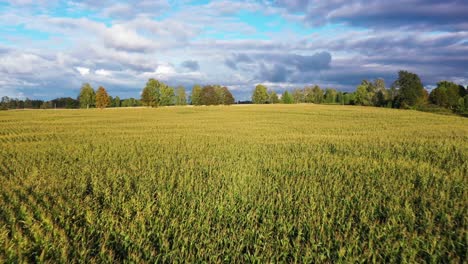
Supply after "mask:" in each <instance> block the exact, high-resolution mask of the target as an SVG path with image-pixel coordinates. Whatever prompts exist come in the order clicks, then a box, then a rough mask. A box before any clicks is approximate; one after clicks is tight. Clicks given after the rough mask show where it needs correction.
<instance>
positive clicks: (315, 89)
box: [252, 84, 351, 104]
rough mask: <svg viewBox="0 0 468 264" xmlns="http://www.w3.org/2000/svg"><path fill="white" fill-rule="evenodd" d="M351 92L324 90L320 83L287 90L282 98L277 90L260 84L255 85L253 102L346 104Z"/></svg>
mask: <svg viewBox="0 0 468 264" xmlns="http://www.w3.org/2000/svg"><path fill="white" fill-rule="evenodd" d="M350 100H351V97H350V94H349V93H342V92H339V91H337V90H335V89H331V88H327V89H325V90H322V89H321V88H320V87H319V86H318V85H314V86H306V87H304V88H302V89H294V90H293V91H292V92H290V91H288V90H286V91H284V92H283V94H282V95H281V98H280V97H279V96H278V94H277V93H276V92H275V91H268V89H267V87H265V86H264V85H262V84H259V85H257V86H256V87H255V89H254V92H253V95H252V102H253V103H254V104H277V103H283V104H298V103H315V104H322V103H329V104H337V103H340V104H345V102H348V104H349V102H350Z"/></svg>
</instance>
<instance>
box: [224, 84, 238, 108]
mask: <svg viewBox="0 0 468 264" xmlns="http://www.w3.org/2000/svg"><path fill="white" fill-rule="evenodd" d="M221 89H222V91H223V104H224V105H232V104H234V103H235V99H234V96H233V95H232V93H231V91H229V89H228V88H227V87H225V86H224V87H222V88H221Z"/></svg>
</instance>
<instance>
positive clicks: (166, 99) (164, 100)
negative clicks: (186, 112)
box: [160, 85, 175, 106]
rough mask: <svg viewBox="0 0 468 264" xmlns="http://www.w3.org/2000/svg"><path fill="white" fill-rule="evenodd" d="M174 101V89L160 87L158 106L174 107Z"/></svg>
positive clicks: (165, 86) (164, 86)
mask: <svg viewBox="0 0 468 264" xmlns="http://www.w3.org/2000/svg"><path fill="white" fill-rule="evenodd" d="M174 99H175V94H174V88H172V87H170V86H167V85H162V86H161V97H160V105H162V106H168V105H174Z"/></svg>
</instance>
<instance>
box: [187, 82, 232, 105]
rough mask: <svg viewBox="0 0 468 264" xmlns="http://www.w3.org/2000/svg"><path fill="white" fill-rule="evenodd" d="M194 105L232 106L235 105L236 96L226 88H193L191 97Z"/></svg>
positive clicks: (216, 86)
mask: <svg viewBox="0 0 468 264" xmlns="http://www.w3.org/2000/svg"><path fill="white" fill-rule="evenodd" d="M190 99H191V100H190V101H191V103H192V105H231V104H234V103H235V100H234V96H233V95H232V93H231V92H230V91H229V89H228V88H227V87H225V86H221V85H205V86H203V87H201V86H200V85H195V86H193V89H192V94H191V97H190Z"/></svg>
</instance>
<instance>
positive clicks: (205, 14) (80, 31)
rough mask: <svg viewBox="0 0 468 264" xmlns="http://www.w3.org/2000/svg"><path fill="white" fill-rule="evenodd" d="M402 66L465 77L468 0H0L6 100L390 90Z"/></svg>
mask: <svg viewBox="0 0 468 264" xmlns="http://www.w3.org/2000/svg"><path fill="white" fill-rule="evenodd" d="M399 70H408V71H411V72H414V73H417V74H418V75H419V76H420V77H421V79H422V82H423V84H424V86H425V87H426V88H427V89H431V88H434V87H435V85H436V84H437V82H438V81H440V80H449V81H454V82H456V83H458V84H462V85H467V84H468V2H467V1H465V0H464V1H461V0H460V1H451V0H446V1H435V0H393V1H376V0H370V1H362V0H329V1H318V0H311V1H305V0H271V1H267V0H258V1H228V0H225V1H209V0H197V1H189V0H180V1H173V0H154V1H148V0H141V1H137V0H135V1H115V0H114V1H111V0H100V1H95V0H75V1H63V0H8V1H2V0H0V96H9V97H16V98H26V97H28V98H31V99H46V100H47V99H53V98H57V97H67V96H70V97H76V96H77V95H78V93H79V90H80V87H81V85H82V84H83V83H90V84H91V85H92V86H93V87H94V88H97V87H99V86H104V87H105V88H106V89H107V91H108V92H109V93H110V95H112V96H119V97H121V98H128V97H135V98H139V96H140V92H141V90H142V88H143V87H144V86H145V83H146V81H147V80H148V79H149V78H156V79H158V80H161V81H163V82H165V83H167V84H169V85H171V86H178V85H182V86H184V87H185V88H186V89H187V91H190V90H191V88H192V86H193V85H194V84H201V85H206V84H220V85H225V86H227V87H228V88H229V89H230V90H231V91H232V92H233V94H234V96H235V97H236V100H247V99H249V98H250V96H251V93H252V90H253V88H254V86H255V85H256V84H259V83H262V84H265V85H266V86H267V87H268V88H269V89H271V90H275V91H277V92H282V91H284V90H285V89H294V88H298V87H304V86H305V85H312V84H318V85H320V86H321V87H323V88H326V87H331V88H335V89H338V90H341V91H353V90H355V88H356V86H357V85H358V84H359V83H360V82H361V81H362V80H363V79H376V78H383V79H384V80H385V81H386V85H387V86H388V87H389V86H390V85H391V83H392V82H393V81H394V80H395V79H396V77H397V72H398V71H399Z"/></svg>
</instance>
